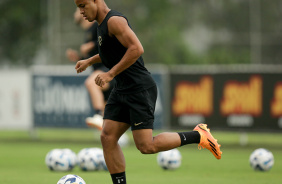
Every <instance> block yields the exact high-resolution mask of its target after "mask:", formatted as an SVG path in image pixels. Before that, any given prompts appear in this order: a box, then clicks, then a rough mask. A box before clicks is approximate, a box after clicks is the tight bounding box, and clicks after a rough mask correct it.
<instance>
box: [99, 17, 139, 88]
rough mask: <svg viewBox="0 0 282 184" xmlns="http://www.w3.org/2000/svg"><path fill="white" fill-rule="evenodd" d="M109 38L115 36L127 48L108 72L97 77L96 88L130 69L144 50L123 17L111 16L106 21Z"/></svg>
mask: <svg viewBox="0 0 282 184" xmlns="http://www.w3.org/2000/svg"><path fill="white" fill-rule="evenodd" d="M108 30H109V35H110V36H115V37H116V38H117V39H118V40H119V42H120V43H121V44H122V45H123V46H124V47H126V48H127V51H126V53H125V54H124V56H123V57H122V59H121V60H120V62H119V63H118V64H116V65H115V66H114V67H113V68H112V69H111V70H110V71H108V72H107V73H103V74H100V75H98V76H97V78H96V79H95V82H96V84H97V85H98V86H101V87H102V86H103V85H104V84H105V83H107V82H109V81H111V80H112V79H113V78H114V77H115V76H116V75H118V74H119V73H121V72H122V71H124V70H125V69H127V68H128V67H130V66H131V65H132V64H133V63H135V62H136V60H137V59H138V58H139V57H140V56H141V55H142V54H143V53H144V49H143V46H142V44H141V43H140V41H139V39H138V38H137V36H136V35H135V33H134V32H133V31H132V29H131V28H130V27H129V26H128V23H127V20H126V19H125V18H123V17H119V16H113V17H111V18H110V19H109V21H108Z"/></svg>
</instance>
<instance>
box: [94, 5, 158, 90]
mask: <svg viewBox="0 0 282 184" xmlns="http://www.w3.org/2000/svg"><path fill="white" fill-rule="evenodd" d="M112 16H121V17H124V18H125V19H126V20H127V18H126V17H125V16H124V15H123V14H121V13H119V12H117V11H114V10H111V11H110V12H109V13H108V14H107V16H106V17H105V19H104V20H103V22H102V23H101V24H100V25H99V26H98V50H99V55H100V57H101V60H102V62H103V64H104V65H105V66H106V67H108V68H109V69H111V68H112V67H113V66H115V65H116V64H117V63H118V62H120V60H121V59H122V57H123V56H124V54H125V52H126V50H127V48H125V47H124V46H123V45H122V44H121V43H120V42H119V41H118V39H117V38H116V37H115V36H113V37H110V36H109V32H108V25H107V22H108V20H109V19H110V17H112ZM127 22H128V20H127ZM128 25H129V23H128ZM129 26H130V25H129ZM115 80H116V84H115V88H114V89H113V90H115V91H116V92H118V93H123V94H130V93H136V92H139V91H143V90H146V89H148V88H150V87H153V86H155V85H156V84H155V82H154V80H153V78H152V77H151V74H150V72H148V70H147V69H146V68H145V66H144V61H143V58H142V56H140V57H139V58H138V59H137V61H136V62H135V63H134V64H133V65H131V66H130V67H129V68H127V69H126V70H124V71H123V72H121V73H120V74H118V75H117V76H116V77H115Z"/></svg>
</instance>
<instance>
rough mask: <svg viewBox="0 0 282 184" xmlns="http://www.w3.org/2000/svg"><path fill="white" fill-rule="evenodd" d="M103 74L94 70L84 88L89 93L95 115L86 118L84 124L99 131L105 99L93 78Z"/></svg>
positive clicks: (106, 86)
mask: <svg viewBox="0 0 282 184" xmlns="http://www.w3.org/2000/svg"><path fill="white" fill-rule="evenodd" d="M100 73H103V71H101V70H95V71H94V72H93V73H92V74H91V75H90V76H89V77H88V78H87V79H86V81H85V86H86V88H87V90H88V92H89V95H90V99H91V103H92V106H93V108H94V109H95V111H96V112H97V114H95V115H94V116H93V117H88V118H86V124H87V125H88V126H89V127H95V128H97V129H99V130H101V129H102V124H103V117H102V115H103V113H104V108H105V99H104V95H103V91H102V90H104V89H102V88H101V87H99V86H98V85H96V83H95V78H96V76H97V75H98V74H100ZM108 87H109V84H107V85H105V87H103V88H105V89H106V88H108Z"/></svg>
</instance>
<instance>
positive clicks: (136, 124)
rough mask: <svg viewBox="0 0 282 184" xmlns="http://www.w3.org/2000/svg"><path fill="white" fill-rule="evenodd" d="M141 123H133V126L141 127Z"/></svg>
mask: <svg viewBox="0 0 282 184" xmlns="http://www.w3.org/2000/svg"><path fill="white" fill-rule="evenodd" d="M142 123H143V122H140V123H134V126H138V125H141V124H142Z"/></svg>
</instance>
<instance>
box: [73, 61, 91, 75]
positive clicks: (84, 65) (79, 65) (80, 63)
mask: <svg viewBox="0 0 282 184" xmlns="http://www.w3.org/2000/svg"><path fill="white" fill-rule="evenodd" d="M88 66H89V64H88V61H87V59H84V60H79V61H78V62H77V63H76V65H75V69H76V72H77V73H81V72H83V71H85V70H86V68H87V67H88Z"/></svg>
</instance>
